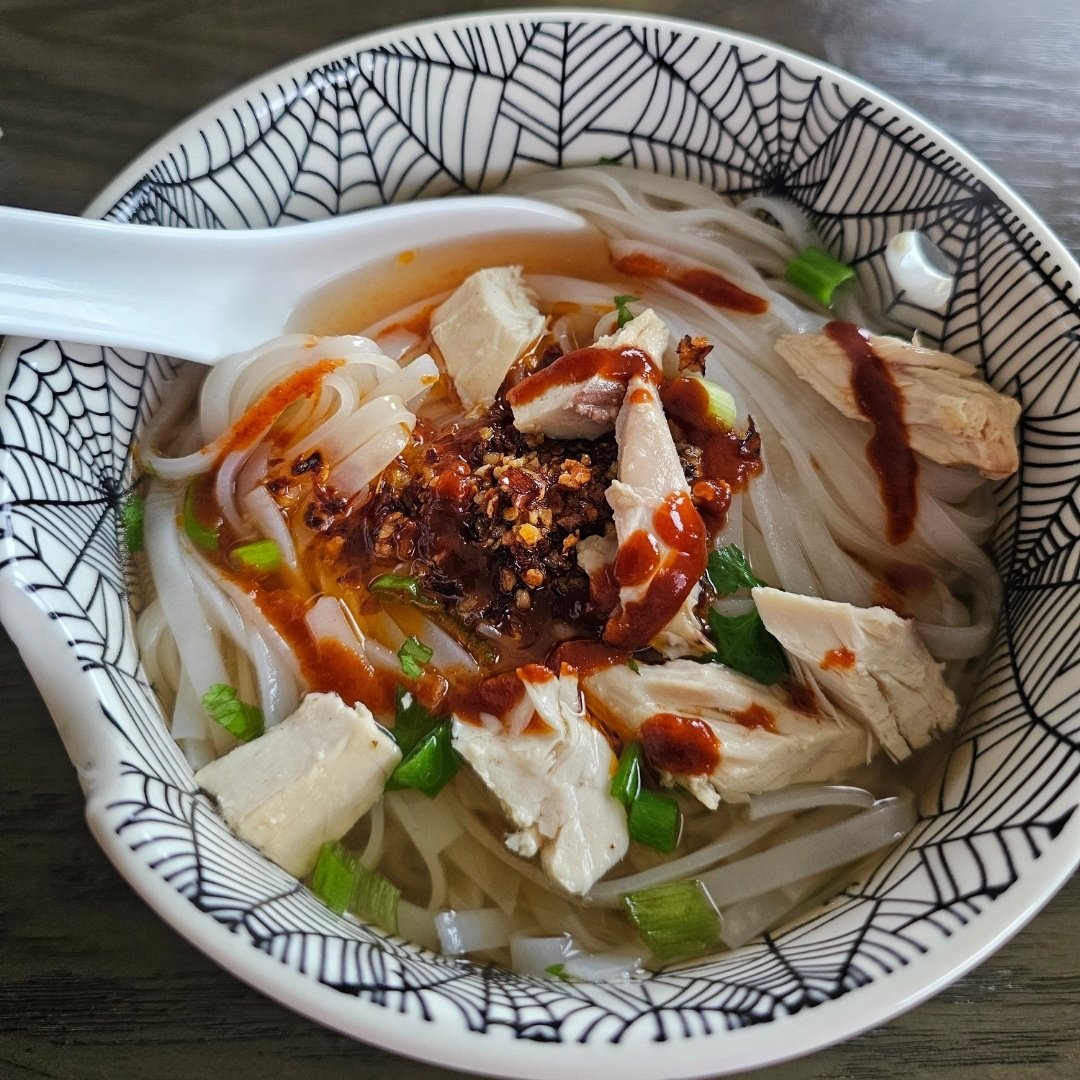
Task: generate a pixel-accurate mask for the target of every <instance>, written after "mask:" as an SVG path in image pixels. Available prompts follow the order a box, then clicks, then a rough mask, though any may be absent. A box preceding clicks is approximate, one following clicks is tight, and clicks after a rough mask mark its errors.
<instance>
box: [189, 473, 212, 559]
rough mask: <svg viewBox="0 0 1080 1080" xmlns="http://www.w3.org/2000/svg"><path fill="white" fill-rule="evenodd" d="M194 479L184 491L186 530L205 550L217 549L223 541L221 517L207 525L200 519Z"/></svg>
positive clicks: (195, 542)
mask: <svg viewBox="0 0 1080 1080" xmlns="http://www.w3.org/2000/svg"><path fill="white" fill-rule="evenodd" d="M195 483H196V482H195V481H194V480H192V481H191V483H190V484H188V486H187V491H186V492H184V532H186V533H187V534H188V536H189V537H190V539H191V541H192V543H194V544H197V545H198V546H199V547H201V548H202V549H203V550H204V551H217V549H218V544H219V543H220V541H221V536H220V529H221V519H220V518H218V520H217V521H215V522H214V524H213V525H207V524H205V523H204V522H202V521H200V520H199V516H198V514H197V513H196V512H195V502H196V497H197V495H198V492H197V490H196V487H195Z"/></svg>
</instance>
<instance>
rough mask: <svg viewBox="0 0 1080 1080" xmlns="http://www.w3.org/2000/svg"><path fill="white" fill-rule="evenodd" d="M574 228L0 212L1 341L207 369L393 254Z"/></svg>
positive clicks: (445, 202)
mask: <svg viewBox="0 0 1080 1080" xmlns="http://www.w3.org/2000/svg"><path fill="white" fill-rule="evenodd" d="M586 229H587V226H586V224H585V222H584V220H583V219H582V218H581V217H579V216H578V215H577V214H575V213H573V212H571V211H568V210H563V209H561V208H560V207H557V206H551V205H548V204H544V203H540V202H537V201H535V200H532V199H524V198H515V197H513V196H487V195H485V196H479V197H478V196H459V197H454V198H441V199H430V200H421V201H418V202H413V203H403V204H401V205H394V206H384V207H377V208H374V209H369V210H362V211H359V212H357V213H351V214H345V215H343V216H341V217H336V218H330V219H327V220H325V221H318V222H314V223H310V224H302V225H289V226H285V227H281V228H272V229H251V230H243V229H240V230H224V229H221V230H216V229H215V230H204V229H177V228H166V227H161V226H155V227H153V228H150V227H147V226H143V225H130V224H118V223H116V222H106V221H95V220H91V219H87V218H74V217H65V216H63V215H59V214H46V213H41V212H38V211H35V210H19V209H14V208H11V207H4V206H0V334H5V333H6V334H18V335H22V336H29V337H38V338H49V339H56V340H61V341H79V342H84V343H86V344H91V345H111V346H113V347H116V348H136V349H144V350H146V351H148V352H157V353H163V354H166V355H169V356H179V357H183V358H185V359H188V360H196V361H199V362H200V363H205V364H213V363H216V362H217V361H218V360H220V359H221V358H222V357H224V356H228V355H229V354H231V353H234V352H239V351H240V350H242V349H247V348H251V347H253V346H255V345H258V344H259V343H261V342H263V341H265V340H267V339H268V338H271V337H274V336H275V335H277V334H280V333H281V332H282V331H283V328H284V326H285V323H286V320H287V319H288V316H289V315H290V314H291V313H292V311H293V310H294V308H295V307H296V305H297V304H298V303H299V302H300V301H301V300H302V299H304V297H305V296H306V295H307V294H308V293H310V292H312V291H314V290H316V289H318V288H319V287H320V286H322V285H325V284H327V283H329V282H330V281H333V280H334V279H336V278H339V277H340V276H341V275H342V274H345V273H346V272H349V271H355V270H362V269H366V268H367V267H369V266H370V267H372V268H373V269H375V270H376V271H377V268H378V266H379V265H380V264H381V263H384V262H385V260H387V259H388V258H392V257H393V256H394V255H396V254H399V253H400V252H401V251H402V250H403V249H405V248H411V247H416V246H421V247H432V246H439V245H447V244H468V243H470V242H471V241H473V240H475V239H477V238H478V237H481V236H492V235H496V234H499V233H504V234H505V233H519V234H520V233H532V234H543V235H545V236H547V237H549V238H556V237H558V238H560V239H563V240H565V241H566V242H572V241H573V240H574V239H575V238H577V239H580V237H581V235H582V233H583V231H584V230H586Z"/></svg>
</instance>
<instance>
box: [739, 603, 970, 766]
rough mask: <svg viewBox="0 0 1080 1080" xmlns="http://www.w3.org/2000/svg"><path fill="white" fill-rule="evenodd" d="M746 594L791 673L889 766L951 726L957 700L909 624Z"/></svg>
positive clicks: (882, 613)
mask: <svg viewBox="0 0 1080 1080" xmlns="http://www.w3.org/2000/svg"><path fill="white" fill-rule="evenodd" d="M753 596H754V602H755V603H756V604H757V609H758V612H759V614H760V615H761V621H762V622H763V623H764V624H765V626H766V628H767V629H768V631H769V633H771V634H772V635H773V636H774V637H775V638H776V639H777V640H778V641H779V642H780V644H781V645H782V646H783V647H784V651H785V652H786V653H787V654H788V657H789V658H790V659H791V661H792V666H793V668H794V669H795V671H796V673H797V674H798V675H799V676H801V677H802V678H803V679H805V680H808V681H812V682H814V683H815V684H816V685H817V686H818V687H819V688H820V690H821V692H822V693H823V694H824V695H825V697H827V698H828V699H829V701H830V702H832V704H833V705H834V706H835V707H836V708H837V709H840V710H842V711H843V712H845V713H846V714H847V715H848V716H850V717H852V718H853V719H854V720H857V721H858V722H859V723H861V724H864V725H865V726H866V727H867V729H868V730H869V731H870V732H872V733H873V735H874V737H875V738H876V739H877V740H878V741H879V742H880V743H881V745H882V746H883V747H884V748H885V750H886V752H887V753H888V754H889V756H890V757H891V758H893V760H894V761H902V760H903V759H904V758H906V757H908V756H909V755H910V754H911V752H912V751H913V750H917V749H918V748H919V747H921V746H925V745H926V744H927V743H928V742H930V741H931V740H932V739H934V738H936V737H937V736H938V735H940V734H941V733H942V732H945V731H949V730H951V729H952V728H953V727H954V726H955V724H956V717H957V712H958V707H957V703H956V697H955V695H954V694H953V692H952V691H951V690H950V689H949V688H948V687H947V686H946V685H945V680H944V679H943V678H942V675H941V668H940V667H939V666H938V665H937V664H936V663H935V662H934V659H933V657H932V656H931V655H930V653H929V651H928V650H927V648H926V646H925V645H924V644H923V641H922V639H921V638H920V637H919V635H918V633H917V631H916V629H915V624H914V622H913V621H912V620H910V619H902V618H901V617H900V616H899V615H897V614H896V613H895V612H893V611H890V610H889V609H888V608H883V607H873V608H859V607H854V606H852V605H851V604H844V603H839V602H837V601H834V600H821V599H819V598H818V597H814V596H797V595H795V594H794V593H786V592H781V591H780V590H779V589H769V588H756V589H754V590H753Z"/></svg>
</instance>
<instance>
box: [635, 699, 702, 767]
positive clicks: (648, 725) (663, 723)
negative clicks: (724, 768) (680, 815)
mask: <svg viewBox="0 0 1080 1080" xmlns="http://www.w3.org/2000/svg"><path fill="white" fill-rule="evenodd" d="M638 738H639V739H640V740H641V749H642V750H643V751H644V754H645V760H646V761H648V763H649V764H650V765H651V766H652V767H653V768H654V769H659V770H660V771H662V772H669V773H675V774H676V775H679V776H708V775H709V773H711V772H712V771H713V770H714V769H715V768H716V766H717V765H719V764H720V740H719V739H718V738H717V737H716V734H715V733H714V732H713V729H712V728H711V727H709V725H708V724H707V723H706V722H705V721H704V720H699V719H698V718H697V717H696V716H678V715H676V714H675V713H657V714H656V716H650V717H649V719H648V720H646V721H645V723H644V724H642V725H641V730H640V732H638Z"/></svg>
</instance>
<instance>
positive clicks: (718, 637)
mask: <svg viewBox="0 0 1080 1080" xmlns="http://www.w3.org/2000/svg"><path fill="white" fill-rule="evenodd" d="M709 636H710V637H711V638H712V640H713V644H714V645H715V646H716V652H715V653H713V654H712V655H711V656H708V657H706V658H705V659H706V660H710V661H712V662H714V663H720V664H726V665H727V666H728V667H729V668H734V669H735V670H736V671H741V672H742V673H743V674H744V675H749V676H750V678H751V679H757V681H758V682H760V683H764V684H765V685H766V686H772V685H773V683H777V682H779V681H780V679H782V678H783V677H784V675H786V674H787V670H788V667H787V660H786V658H785V657H784V650H783V648H782V646H781V645H780V642H779V641H777V640H776V638H774V637H773V636H772V634H770V633H769V631H768V630H766V629H765V624H764V623H763V622H762V621H761V616H760V615H759V614H758V612H757V608H754V609H753V610H752V611H747V612H746V613H745V614H743V615H721V614H720V613H719V612H716V611H710V612H709Z"/></svg>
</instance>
